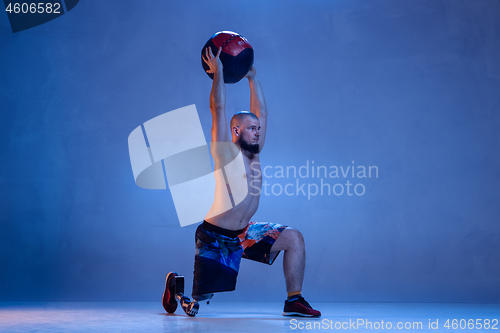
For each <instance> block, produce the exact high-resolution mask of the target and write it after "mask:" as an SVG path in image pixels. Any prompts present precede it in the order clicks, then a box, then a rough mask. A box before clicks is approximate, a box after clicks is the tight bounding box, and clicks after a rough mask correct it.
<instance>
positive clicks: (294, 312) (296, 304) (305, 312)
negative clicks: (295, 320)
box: [283, 295, 321, 317]
mask: <svg viewBox="0 0 500 333" xmlns="http://www.w3.org/2000/svg"><path fill="white" fill-rule="evenodd" d="M283 316H301V317H319V316H321V312H319V311H318V310H314V309H313V308H312V306H311V305H309V303H307V301H306V300H305V299H304V298H303V297H302V296H300V295H298V296H296V297H294V298H292V299H291V300H286V301H285V308H284V309H283Z"/></svg>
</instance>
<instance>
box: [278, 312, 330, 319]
mask: <svg viewBox="0 0 500 333" xmlns="http://www.w3.org/2000/svg"><path fill="white" fill-rule="evenodd" d="M283 316H290V317H314V318H317V317H321V315H310V314H305V313H300V312H283Z"/></svg>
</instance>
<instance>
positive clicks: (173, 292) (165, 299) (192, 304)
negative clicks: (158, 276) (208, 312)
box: [162, 272, 213, 317]
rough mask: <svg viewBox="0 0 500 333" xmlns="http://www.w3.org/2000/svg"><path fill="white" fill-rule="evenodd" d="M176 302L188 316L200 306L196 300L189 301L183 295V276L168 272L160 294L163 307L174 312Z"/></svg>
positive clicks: (193, 313) (194, 314)
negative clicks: (163, 288)
mask: <svg viewBox="0 0 500 333" xmlns="http://www.w3.org/2000/svg"><path fill="white" fill-rule="evenodd" d="M212 296H213V294H212ZM177 302H179V303H181V307H182V310H184V312H185V313H186V314H187V315H188V316H190V317H194V316H196V314H197V313H198V310H199V308H200V305H199V304H198V301H196V300H194V301H191V300H190V299H189V297H187V296H185V295H184V276H179V275H177V273H176V272H170V273H168V274H167V278H166V280H165V291H164V292H163V296H162V304H163V308H164V309H165V311H167V312H168V313H174V312H175V310H176V309H177Z"/></svg>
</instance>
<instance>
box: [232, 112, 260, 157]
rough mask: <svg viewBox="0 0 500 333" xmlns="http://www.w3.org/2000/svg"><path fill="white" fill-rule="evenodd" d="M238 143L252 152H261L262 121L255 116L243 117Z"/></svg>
mask: <svg viewBox="0 0 500 333" xmlns="http://www.w3.org/2000/svg"><path fill="white" fill-rule="evenodd" d="M239 129H240V136H239V137H238V141H237V143H238V144H239V146H240V148H241V149H244V150H246V151H248V152H250V153H252V154H258V153H259V137H260V122H259V120H258V119H255V118H254V117H250V116H248V117H245V118H243V121H242V123H241V124H240V128H239Z"/></svg>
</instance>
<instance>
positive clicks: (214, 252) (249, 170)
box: [164, 48, 321, 317]
mask: <svg viewBox="0 0 500 333" xmlns="http://www.w3.org/2000/svg"><path fill="white" fill-rule="evenodd" d="M221 50H222V49H219V51H218V52H217V55H216V56H214V55H213V54H212V53H211V52H210V51H209V48H207V49H206V50H205V54H204V56H203V60H204V61H205V62H206V63H207V65H208V67H209V69H208V70H207V72H208V73H213V75H214V78H213V85H212V91H211V93H210V111H211V113H212V142H211V153H212V157H213V159H214V162H215V172H214V174H215V178H216V190H215V198H214V203H213V205H212V207H211V209H210V211H209V212H208V214H207V216H206V217H205V221H204V222H203V223H202V224H200V225H199V226H198V229H197V230H196V255H195V270H194V281H193V293H192V297H193V302H191V301H189V299H188V298H187V297H185V296H183V295H180V296H178V297H177V299H178V300H179V301H180V302H181V305H182V308H183V309H184V311H185V312H186V313H187V314H188V315H190V316H194V315H195V314H196V313H197V312H198V308H199V305H198V302H200V301H202V300H209V299H211V298H212V296H213V293H215V292H222V291H232V290H234V289H235V286H236V277H237V275H238V269H239V264H240V261H241V258H242V257H243V258H247V259H251V260H255V261H259V262H263V263H267V264H272V263H273V262H274V259H275V258H276V256H277V255H278V254H279V252H280V251H281V250H283V251H284V256H283V271H284V274H285V280H286V289H287V293H288V299H287V300H286V301H285V307H284V310H283V315H285V316H293V315H298V316H308V317H319V316H320V315H321V313H320V312H319V311H317V310H314V309H313V308H312V307H311V306H310V305H309V303H307V302H306V301H305V300H304V298H303V297H302V296H301V289H302V280H303V277H304V268H305V246H304V239H303V237H302V234H301V233H300V232H299V231H298V230H296V229H293V228H290V227H287V226H284V225H279V224H275V223H255V222H250V219H251V218H252V216H253V215H254V214H255V212H256V211H257V208H258V207H259V199H260V191H261V183H262V173H261V169H260V157H259V153H260V152H261V150H262V148H263V147H264V142H265V139H266V128H267V109H266V102H265V100H264V93H263V91H262V87H261V85H260V83H259V80H258V78H257V74H256V70H255V68H254V67H252V68H251V69H250V71H249V72H248V74H247V75H246V78H248V81H249V84H250V92H251V104H250V110H251V112H238V113H237V114H235V115H234V116H233V118H232V119H231V122H230V126H229V131H228V124H227V120H226V114H225V104H226V90H225V84H224V78H223V71H222V70H223V66H222V63H221V61H220V59H219V56H220V53H221ZM238 158H239V160H240V161H242V163H232V161H238ZM173 274H175V273H169V276H167V283H166V290H165V293H164V300H165V302H167V304H166V305H165V303H164V307H165V306H166V307H165V308H166V309H167V307H168V306H170V307H171V308H173V311H175V308H176V307H177V302H176V301H175V298H174V296H173V295H172V292H170V291H169V286H171V285H172V283H173ZM168 302H170V303H168ZM174 302H175V304H174ZM174 305H175V307H173V306H174ZM167 311H168V310H167ZM168 312H171V311H168Z"/></svg>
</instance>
